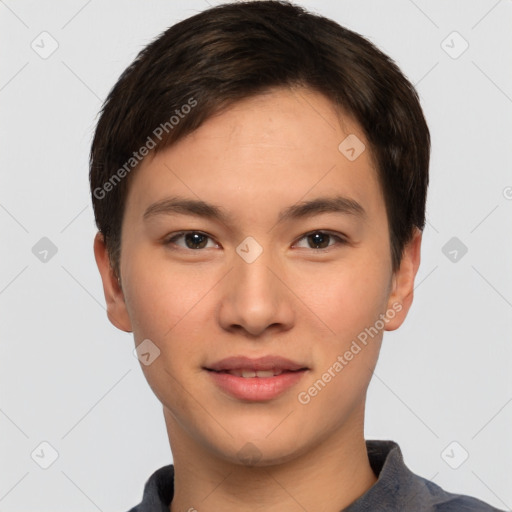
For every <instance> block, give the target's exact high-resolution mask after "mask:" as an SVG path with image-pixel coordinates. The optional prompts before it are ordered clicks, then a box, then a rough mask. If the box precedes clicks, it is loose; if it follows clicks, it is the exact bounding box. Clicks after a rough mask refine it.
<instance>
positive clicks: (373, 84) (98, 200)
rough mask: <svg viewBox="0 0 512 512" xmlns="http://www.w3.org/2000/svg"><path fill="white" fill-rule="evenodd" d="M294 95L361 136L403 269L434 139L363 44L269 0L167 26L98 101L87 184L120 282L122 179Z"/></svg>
mask: <svg viewBox="0 0 512 512" xmlns="http://www.w3.org/2000/svg"><path fill="white" fill-rule="evenodd" d="M294 86H301V87H307V88H310V89H312V90H315V91H317V92H320V93H322V94H323V95H325V96H326V97H327V98H328V99H329V100H331V101H332V103H333V105H336V106H338V107H340V108H341V109H342V110H343V111H344V112H347V113H348V114H349V115H351V116H353V117H354V119H355V120H356V121H357V122H358V123H359V124H360V126H361V128H362V129H363V131H364V133H365V135H366V138H367V141H368V143H369V145H370V150H371V153H372V155H373V157H374V160H375V162H376V163H377V167H378V169H377V170H378V175H379V181H380V184H381V187H382V190H383V194H384V199H385V204H386V211H387V215H388V222H389V229H390V245H391V256H392V262H393V270H396V269H397V268H398V267H399V264H400V261H401V257H402V252H403V248H404V246H405V244H406V243H407V242H408V241H409V240H410V239H411V236H412V234H413V228H414V227H417V228H419V229H421V230H423V227H424V224H425V203H426V194H427V187H428V166H429V157H430V134H429V130H428V127H427V124H426V121H425V118H424V115H423V112H422V109H421V106H420V103H419V100H418V96H417V93H416V91H415V89H414V87H413V85H412V84H411V83H410V82H409V81H408V80H407V79H406V78H405V76H404V75H403V74H402V73H401V71H400V70H399V68H398V67H397V65H396V64H395V63H394V62H393V60H391V59H390V58H389V57H388V56H386V55H385V54H383V53H382V52H381V51H380V50H378V49H377V48H376V47H375V46H374V45H373V44H372V43H370V42H369V41H368V40H367V39H365V38H364V37H362V36H360V35H359V34H356V33H355V32H352V31H350V30H348V29H346V28H344V27H342V26H340V25H339V24H337V23H336V22H334V21H332V20H330V19H328V18H325V17H322V16H319V15H316V14H312V13H310V12H308V11H306V10H305V9H304V8H302V7H299V6H296V5H294V4H292V3H290V2H286V1H278V0H266V1H248V2H235V3H227V4H223V5H219V6H217V7H213V8H210V9H207V10H205V11H203V12H201V13H199V14H196V15H194V16H192V17H190V18H187V19H185V20H184V21H181V22H179V23H177V24H175V25H173V26H171V27H170V28H169V29H167V30H166V31H165V32H163V33H162V34H161V35H160V36H159V37H157V38H156V39H155V40H154V41H153V42H152V43H150V44H149V45H148V46H146V47H145V48H144V49H143V50H142V51H141V52H140V53H139V55H138V56H137V57H136V59H135V60H134V61H133V63H132V64H131V65H130V66H129V67H128V68H127V69H126V70H125V71H124V72H123V73H122V75H121V77H120V78H119V80H118V81H117V83H116V84H115V86H114V87H113V88H112V90H111V91H110V93H109V95H108V97H107V99H106V100H105V103H104V105H103V108H102V111H101V115H100V118H99V121H98V124H97V127H96V131H95V135H94V139H93V143H92V147H91V153H90V174H89V178H90V186H91V194H92V201H93V207H94V214H95V219H96V225H97V227H98V229H99V231H100V232H101V233H103V235H104V237H105V243H106V246H107V249H108V253H109V257H110V262H111V265H112V268H113V269H114V271H115V273H116V275H118V276H119V267H120V256H121V255H120V247H121V227H122V220H123V214H124V207H125V202H126V196H127V192H128V185H129V183H130V180H129V177H130V175H131V174H130V175H128V174H129V173H130V171H131V170H132V169H135V168H136V166H137V164H138V162H139V161H141V160H142V158H143V157H144V154H145V153H147V150H148V149H150V150H151V151H154V152H156V151H158V150H161V149H163V148H166V147H168V146H170V145H171V144H173V143H175V142H176V141H178V140H179V139H181V138H182V137H184V136H185V135H187V134H188V133H190V132H192V131H193V130H195V129H197V128H198V127H199V126H200V125H201V124H202V123H203V122H204V121H205V120H206V119H208V118H209V117H210V116H212V115H214V114H216V113H219V112H220V111H222V110H223V109H225V108H227V107H229V106H230V105H232V104H234V103H235V102H237V101H239V100H242V99H245V98H248V97H250V96H254V95H257V94H260V93H263V92H266V91H267V90H269V89H271V88H274V87H294ZM155 132H156V133H155ZM157 135H158V136H157ZM155 139H158V141H156V140H155ZM150 140H151V141H152V142H153V144H151V143H150ZM340 142H341V141H340ZM143 148H146V151H142V149H143ZM139 150H141V154H139ZM132 174H133V173H132Z"/></svg>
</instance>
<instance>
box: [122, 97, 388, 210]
mask: <svg viewBox="0 0 512 512" xmlns="http://www.w3.org/2000/svg"><path fill="white" fill-rule="evenodd" d="M199 102H200V101H199ZM132 179H133V180H132V183H131V186H130V190H129V197H128V201H127V202H128V205H127V210H130V211H131V210H133V209H137V210H138V214H139V215H140V211H141V209H145V208H147V205H148V202H156V201H158V200H162V199H165V197H166V196H168V195H180V196H182V197H189V198H194V199H201V200H204V201H208V202H211V203H215V204H229V205H231V206H232V207H233V209H234V210H236V209H239V210H244V211H246V213H247V210H251V209H253V214H252V216H253V217H255V216H257V212H255V211H254V208H258V209H259V211H262V210H268V209H272V208H273V206H274V205H277V204H279V205H281V206H282V205H283V204H285V203H286V204H293V203H297V202H298V201H300V200H301V199H310V198H313V197H319V196H322V197H325V196H326V195H329V194H330V195H334V193H336V195H343V196H346V197H348V198H350V199H353V200H354V201H357V202H360V203H369V204H368V207H369V209H370V210H371V209H372V208H374V207H377V209H378V208H379V207H381V206H382V205H381V204H380V205H379V204H377V205H373V206H372V204H371V203H379V201H380V202H382V201H381V200H382V196H381V191H380V187H379V185H378V179H377V173H376V170H375V166H374V164H373V160H372V157H371V154H370V151H369V147H368V144H367V143H366V139H365V135H364V133H363V131H362V129H361V128H360V126H359V125H358V123H356V122H355V121H354V120H353V119H352V118H351V117H350V116H348V115H340V112H339V111H337V110H336V109H335V107H334V105H333V104H332V103H331V102H330V101H329V100H328V99H327V98H326V97H324V96H323V95H321V94H319V93H317V92H314V91H311V90H308V89H274V90H271V91H268V92H266V93H265V94H261V95H258V96H254V97H251V98H247V99H245V100H243V101H240V102H238V103H235V104H234V105H232V106H230V107H229V108H227V109H226V110H224V111H222V112H221V113H219V114H217V115H215V116H212V117H210V118H209V119H207V120H206V121H205V122H204V123H203V124H202V125H201V126H200V127H199V128H198V129H197V130H195V131H194V132H192V133H190V134H189V135H187V136H186V137H184V138H183V139H181V140H179V141H178V142H177V143H175V144H174V145H172V146H170V147H168V148H166V149H164V150H161V151H160V152H158V153H157V154H156V155H152V156H150V157H147V158H146V159H145V160H144V161H143V162H142V163H141V165H140V166H139V168H138V169H137V171H136V172H135V174H134V175H133V176H132ZM128 206H129V207H128ZM281 209H282V208H279V210H281ZM365 209H366V207H365ZM374 209H375V208H374ZM235 213H237V212H235ZM370 213H371V212H370Z"/></svg>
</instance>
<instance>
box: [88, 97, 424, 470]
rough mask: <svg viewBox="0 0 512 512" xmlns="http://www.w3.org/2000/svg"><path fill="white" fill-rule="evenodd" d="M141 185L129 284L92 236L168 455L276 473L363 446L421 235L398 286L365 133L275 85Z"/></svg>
mask: <svg viewBox="0 0 512 512" xmlns="http://www.w3.org/2000/svg"><path fill="white" fill-rule="evenodd" d="M349 136H350V138H349V139H347V137H349ZM356 137H357V138H356ZM345 139H346V140H345ZM344 141H345V142H344ZM340 144H341V146H340ZM362 144H364V145H365V146H366V149H365V150H363V147H364V146H363V145H362ZM351 148H353V151H352V149H351ZM359 153H360V154H359ZM354 157H356V158H354ZM132 179H133V181H132V183H131V185H130V191H129V194H128V197H127V203H126V209H125V217H124V220H123V227H122V245H121V266H120V268H121V284H122V289H121V288H119V287H118V286H117V283H116V281H115V279H113V277H112V272H111V271H110V269H109V267H108V264H107V258H106V253H105V249H104V245H103V244H102V243H101V237H99V236H98V237H97V239H96V243H95V251H96V258H97V261H98V265H99V268H100V271H101V274H102V278H103V284H104V289H105V296H106V299H107V305H108V314H109V318H110V320H111V321H112V322H113V323H114V324H115V325H116V326H117V327H119V328H120V329H123V330H125V331H133V333H134V338H135V342H136V344H137V345H139V344H140V343H142V342H143V340H150V341H144V343H146V345H145V346H146V349H145V353H149V356H147V355H146V356H144V357H145V358H146V360H147V361H152V362H151V363H150V364H147V365H146V364H141V367H142V370H143V371H144V373H145V376H146V378H147V380H148V383H149V385H150V386H151V388H152V389H153V391H154V392H155V394H156V396H157V397H158V399H159V400H160V401H161V403H162V404H163V407H164V414H165V418H166V422H167V427H168V430H169V433H170V436H171V447H172V448H173V452H174V448H175V447H174V446H173V442H174V443H175V444H176V449H177V450H178V449H179V445H180V443H181V444H185V445H188V446H192V445H193V446H195V447H196V448H197V447H199V448H200V449H201V450H204V453H205V454H208V455H209V456H215V457H218V458H220V459H223V460H224V461H230V462H235V463H238V464H240V463H241V462H242V461H243V460H247V458H250V459H252V462H253V463H257V464H260V465H265V464H267V465H269V464H275V463H277V462H284V461H287V460H291V459H293V458H294V457H298V456H299V455H301V454H305V453H307V452H308V451H310V450H312V449H313V448H315V447H318V446H321V445H322V443H323V442H327V441H331V442H340V443H342V442H346V441H347V439H349V438H350V436H352V435H354V433H357V432H359V433H360V435H362V428H363V411H364V401H365V395H366V390H367V387H368V384H369V381H370V378H371V375H372V371H373V368H374V366H375V364H376V362H377V358H378V353H379V348H380V344H381V339H382V333H383V330H393V329H396V328H397V327H398V326H399V325H400V324H401V323H402V322H403V320H404V318H405V315H406V313H407V310H408V308H409V306H410V303H411V300H412V289H413V281H414V275H415V273H416V271H417V268H418V265H419V244H420V238H421V235H420V234H419V233H417V235H416V236H415V237H414V239H413V242H411V244H409V245H408V246H407V248H406V251H405V252H404V259H403V261H402V265H401V267H400V269H399V270H398V271H397V272H395V273H393V272H392V264H391V251H390V245H389V243H390V242H389V229H388V224H387V217H386V210H385V204H384V198H383V195H382V191H381V189H380V186H379V183H378V179H377V172H376V169H375V166H374V163H373V162H372V158H371V155H370V150H369V146H368V144H367V142H366V139H365V136H364V134H363V132H362V130H361V129H360V127H359V126H358V125H357V123H355V122H354V121H353V119H351V118H350V117H348V116H343V117H342V118H341V119H340V116H339V115H338V114H337V113H336V112H335V110H334V108H333V105H332V104H331V103H330V102H329V101H328V100H327V99H326V98H325V97H323V96H322V95H320V94H318V93H315V92H312V91H309V90H305V89H297V90H293V91H292V90H288V89H278V90H274V91H272V92H269V93H267V94H265V95H260V96H257V97H254V98H251V99H247V100H244V101H242V102H240V103H237V104H236V105H235V106H233V107H231V108H229V109H228V110H227V111H225V112H224V113H222V114H220V115H218V116H215V117H213V118H210V119H209V120H208V121H207V122H205V123H204V124H203V125H202V126H201V127H200V128H199V129H198V130H196V131H195V132H193V133H192V134H190V135H189V136H187V137H186V138H184V139H182V140H181V141H179V142H178V143H177V144H175V145H174V146H172V147H170V148H168V149H166V150H163V151H162V152H160V153H158V154H157V155H156V156H154V157H153V156H152V157H151V158H149V157H148V158H147V159H146V160H144V161H143V162H142V164H141V166H140V167H139V168H138V169H137V171H136V174H134V175H133V176H132ZM178 200H179V201H181V202H179V201H178ZM197 202H201V203H197ZM203 203H206V205H205V204H203ZM158 351H159V353H158ZM157 354H158V356H157V357H156V358H154V360H152V359H153V357H155V355H157ZM232 357H240V358H247V359H245V360H243V361H241V360H233V359H231V360H228V361H226V359H227V358H232ZM260 358H263V359H262V360H260ZM147 361H146V362H147ZM272 368H273V369H272ZM227 370H229V372H228V371H227ZM243 370H247V371H249V373H247V372H245V373H244V375H245V376H241V373H242V371H243ZM256 370H258V373H257V374H256V375H255V371H256ZM261 371H263V373H260V372H261ZM269 372H270V373H269ZM280 372H282V373H281V374H280V375H275V376H273V375H274V374H275V373H276V374H277V373H280ZM254 375H255V376H254ZM173 440H174V441H173Z"/></svg>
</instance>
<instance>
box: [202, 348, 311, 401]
mask: <svg viewBox="0 0 512 512" xmlns="http://www.w3.org/2000/svg"><path fill="white" fill-rule="evenodd" d="M203 369H204V370H206V371H207V372H208V373H209V375H210V376H211V378H212V380H213V382H214V383H215V384H216V385H217V387H218V388H219V389H220V390H222V391H223V392H225V393H227V394H228V395H230V396H231V397H234V398H237V399H238V400H244V401H267V400H271V399H273V398H277V397H278V396H279V395H281V394H282V393H284V392H285V391H286V390H289V389H290V388H292V387H293V386H295V385H296V384H297V383H298V382H299V381H300V380H301V379H302V377H303V376H304V374H305V373H306V372H308V371H309V370H310V368H308V367H307V366H305V365H302V364H300V363H297V362H294V361H290V360H289V359H285V358H282V357H279V356H265V357H261V358H258V359H251V358H248V357H244V356H237V357H230V358H227V359H223V360H221V361H218V362H216V363H213V364H211V365H209V366H208V367H203Z"/></svg>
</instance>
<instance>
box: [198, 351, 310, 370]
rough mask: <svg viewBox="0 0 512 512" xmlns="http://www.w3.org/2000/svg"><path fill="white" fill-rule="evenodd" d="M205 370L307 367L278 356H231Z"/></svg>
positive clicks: (299, 368) (300, 368)
mask: <svg viewBox="0 0 512 512" xmlns="http://www.w3.org/2000/svg"><path fill="white" fill-rule="evenodd" d="M206 369H207V370H214V371H217V372H219V371H225V370H254V371H258V370H262V371H263V370H283V371H284V370H290V371H296V370H306V369H307V367H306V366H304V365H303V364H300V363H296V362H294V361H290V359H286V358H284V357H280V356H272V355H269V356H264V357H258V358H254V359H252V358H250V357H246V356H232V357H227V358H226V359H222V360H220V361H217V362H216V363H213V364H211V365H208V366H207V367H206Z"/></svg>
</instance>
